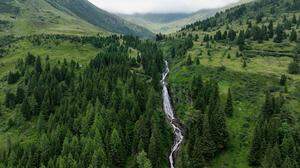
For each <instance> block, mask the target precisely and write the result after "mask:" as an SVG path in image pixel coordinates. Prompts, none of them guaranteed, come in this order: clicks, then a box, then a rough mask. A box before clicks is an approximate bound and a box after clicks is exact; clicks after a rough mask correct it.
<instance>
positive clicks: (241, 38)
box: [237, 31, 245, 51]
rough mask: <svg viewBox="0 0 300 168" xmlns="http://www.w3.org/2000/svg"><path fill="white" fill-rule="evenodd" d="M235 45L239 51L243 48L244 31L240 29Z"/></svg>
mask: <svg viewBox="0 0 300 168" xmlns="http://www.w3.org/2000/svg"><path fill="white" fill-rule="evenodd" d="M237 45H238V46H239V49H240V51H243V50H244V49H245V33H244V31H240V33H239V36H238V39H237Z"/></svg>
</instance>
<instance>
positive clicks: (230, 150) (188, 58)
mask: <svg viewBox="0 0 300 168" xmlns="http://www.w3.org/2000/svg"><path fill="white" fill-rule="evenodd" d="M293 18H296V21H295V19H293ZM299 18H300V9H299V3H298V1H289V0H281V1H276V2H273V1H267V0H263V1H257V2H253V3H250V4H246V5H242V6H238V7H234V8H232V9H229V10H226V11H225V12H221V13H219V14H217V15H216V16H214V17H211V18H209V19H207V20H204V21H199V22H196V23H194V24H191V25H189V26H186V28H184V29H182V30H181V31H180V32H179V33H176V34H174V35H171V36H169V37H166V39H165V40H163V41H162V43H161V44H162V46H163V47H164V48H165V52H166V53H167V55H169V59H170V61H171V65H172V66H171V72H170V79H169V80H170V85H171V87H170V88H171V92H172V93H173V101H174V105H175V110H176V113H177V115H178V116H179V117H180V118H181V119H182V121H184V123H185V124H186V125H187V131H188V132H190V131H192V130H189V129H190V127H189V123H190V122H191V120H193V119H194V117H195V115H196V114H197V113H199V109H198V108H197V107H196V106H195V104H196V103H197V100H193V98H192V97H191V93H190V90H191V85H192V82H193V81H194V80H193V79H194V77H195V76H199V75H200V76H202V79H203V81H205V82H208V81H210V80H213V81H217V82H218V86H219V91H220V99H221V104H222V107H221V109H222V110H224V111H225V106H226V103H227V97H228V89H229V88H230V90H231V94H232V99H233V108H234V112H233V116H232V117H227V118H226V123H227V124H226V125H227V129H228V132H229V142H228V144H227V145H228V146H227V148H226V149H225V150H223V151H222V152H221V153H217V154H216V155H214V157H211V158H213V159H211V158H210V159H211V160H210V159H207V160H208V162H206V164H205V162H204V164H205V165H207V166H209V167H242V168H244V167H245V168H247V167H251V166H253V167H259V166H266V167H268V165H267V164H270V163H268V161H267V160H266V159H267V158H270V157H272V156H270V155H271V154H270V152H269V151H270V150H275V148H277V147H276V144H278V146H280V148H279V150H280V152H281V154H280V152H279V155H280V157H282V158H281V159H282V160H283V162H284V161H285V162H288V161H286V160H289V159H290V157H291V158H292V156H289V155H288V157H289V158H288V159H286V158H284V157H287V155H286V154H284V152H283V147H282V146H283V145H282V144H281V143H282V141H283V137H284V136H287V135H286V134H285V133H280V134H281V135H278V137H277V139H276V143H274V141H271V140H268V139H269V138H270V137H269V136H270V134H268V135H264V134H263V133H262V134H263V135H264V136H266V137H265V139H263V141H265V142H263V143H264V144H262V147H260V148H255V147H256V146H255V145H257V144H259V143H258V142H257V141H259V140H257V137H258V136H259V135H258V132H259V131H258V130H264V131H266V133H269V132H270V130H268V129H267V128H262V127H266V126H263V125H264V124H261V122H263V121H261V120H263V119H262V115H263V114H262V113H263V112H262V109H263V107H264V106H265V102H266V99H267V98H266V96H265V95H266V93H271V95H273V96H274V97H281V98H283V99H284V100H285V101H284V107H282V109H285V112H286V113H287V114H282V112H280V114H273V119H272V120H275V119H274V118H276V116H278V115H281V117H279V118H280V121H279V122H280V123H279V125H278V127H276V128H274V129H278V130H277V131H279V130H280V129H283V127H285V126H286V127H287V128H286V129H288V130H295V131H291V135H289V136H291V137H293V138H294V140H295V141H297V138H298V133H297V130H298V128H299V119H300V111H299V109H300V108H299V107H300V95H299V91H300V90H299V89H300V88H299V84H300V75H299V74H294V73H293V74H291V73H290V66H291V64H292V62H297V61H296V60H297V58H298V57H299V52H298V54H297V53H296V51H295V49H296V48H297V47H296V46H297V45H298V48H299V32H300V29H299V20H300V19H299ZM271 20H272V22H273V26H274V35H273V36H272V37H271V36H269V37H265V38H264V35H265V34H271V33H270V32H271V31H270V30H268V33H261V34H259V35H257V34H256V33H260V32H261V31H263V29H264V26H268V25H270V21H271ZM281 25H283V26H281ZM269 27H270V26H269ZM281 28H282V29H281ZM232 30H233V31H232ZM220 32H221V33H220ZM229 32H230V33H229ZM233 32H235V33H236V35H233V36H234V37H233V38H232V39H229V38H230V36H231V35H232V34H234V33H233ZM241 32H243V33H245V34H243V33H242V34H241ZM247 32H248V34H247ZM292 32H296V34H298V36H296V39H295V38H293V37H295V36H294V35H292V34H294V33H292ZM226 33H228V34H226ZM224 34H226V35H224ZM229 34H231V35H229ZM243 35H245V36H243ZM281 35H282V36H281ZM244 38H245V39H244ZM184 39H189V40H191V41H193V46H192V47H184V46H187V45H186V43H184V41H185V40H184ZM243 39H244V40H243ZM188 46H189V45H188ZM184 49H188V50H187V51H186V52H184ZM294 60H295V61H294ZM299 72H300V71H299V62H298V73H299ZM285 77H286V79H287V82H286V84H282V83H281V82H280V81H282V80H283V78H285ZM273 99H276V98H273ZM274 101H275V100H274ZM282 109H281V110H282ZM201 112H202V113H203V111H201V110H200V113H201ZM195 113H196V114H195ZM204 113H205V112H204ZM282 115H288V116H289V117H290V119H291V120H293V122H292V123H289V122H287V120H286V118H285V117H284V116H282ZM271 118H272V117H271ZM270 120H271V119H270ZM264 122H265V125H266V123H267V125H268V124H270V123H272V122H271V121H269V122H270V123H268V121H264ZM287 123H288V124H287ZM270 127H271V126H270ZM276 136H277V134H276ZM280 136H281V137H280ZM189 138H190V137H189V135H187V138H186V142H185V145H184V147H183V149H182V151H181V154H180V157H179V158H178V166H179V167H184V166H182V165H184V164H182V163H183V162H184V161H186V160H188V158H187V157H188V156H186V151H188V152H187V153H188V155H189V157H195V156H194V155H193V154H191V153H192V152H191V151H189V146H190V144H189V143H188V142H190V141H189ZM261 141H262V140H261ZM265 144H268V145H269V146H271V147H269V148H270V149H268V150H267V151H265V150H264V149H265V148H268V147H266V145H265ZM206 147H207V146H206ZM262 148H263V149H262ZM272 148H273V149H272ZM254 149H255V150H254ZM205 150H206V151H205V152H207V150H209V147H207V148H206V149H205ZM276 150H277V149H276ZM295 151H297V152H299V149H295ZM255 152H257V153H259V152H261V153H260V154H255ZM198 156H201V155H198ZM253 156H255V157H257V158H255V159H253ZM207 160H206V161H207ZM297 161H298V160H297V157H294V158H293V162H297ZM283 162H281V163H276V165H273V166H274V167H280V166H283V165H286V164H287V163H283ZM291 164H294V163H291Z"/></svg>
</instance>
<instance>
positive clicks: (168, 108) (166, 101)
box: [161, 61, 183, 168]
mask: <svg viewBox="0 0 300 168" xmlns="http://www.w3.org/2000/svg"><path fill="white" fill-rule="evenodd" d="M169 72H170V70H169V66H168V62H167V61H165V71H164V73H163V74H162V80H161V83H162V86H163V106H164V111H165V113H166V115H167V117H168V119H169V121H170V124H171V125H172V127H173V130H174V145H173V147H172V149H171V153H170V156H169V161H170V167H171V168H174V154H175V153H176V152H177V151H178V150H179V148H180V145H181V143H182V141H183V134H182V130H181V129H180V128H179V127H177V126H176V125H175V120H176V118H175V115H174V111H173V108H172V105H171V101H170V95H169V92H168V88H167V85H168V84H167V82H166V78H167V76H168V74H169Z"/></svg>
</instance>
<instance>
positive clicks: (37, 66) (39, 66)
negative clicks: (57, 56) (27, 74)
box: [34, 56, 43, 74]
mask: <svg viewBox="0 0 300 168" xmlns="http://www.w3.org/2000/svg"><path fill="white" fill-rule="evenodd" d="M34 70H35V73H37V74H41V73H42V70H43V69H42V63H41V58H40V57H39V56H38V57H37V58H36V60H35V65H34Z"/></svg>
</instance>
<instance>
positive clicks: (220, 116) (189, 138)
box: [176, 75, 233, 168]
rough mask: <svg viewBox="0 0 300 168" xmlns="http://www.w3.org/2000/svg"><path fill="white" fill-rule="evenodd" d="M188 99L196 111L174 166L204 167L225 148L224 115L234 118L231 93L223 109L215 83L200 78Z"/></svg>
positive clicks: (226, 134)
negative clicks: (190, 99)
mask: <svg viewBox="0 0 300 168" xmlns="http://www.w3.org/2000/svg"><path fill="white" fill-rule="evenodd" d="M189 95H190V97H191V98H192V101H193V106H194V109H195V110H196V111H194V112H193V113H192V116H191V117H190V118H189V121H188V123H187V133H186V142H185V144H184V147H183V149H182V150H181V152H180V155H179V158H178V161H177V164H176V166H177V167H180V168H181V167H182V168H185V167H191V168H199V167H206V166H209V162H210V161H211V160H212V159H214V157H215V156H216V155H217V154H218V153H220V152H222V151H224V150H225V149H226V148H227V144H228V141H229V135H228V130H227V127H226V115H227V116H228V117H230V116H232V114H233V105H232V97H231V92H230V90H229V92H228V100H227V103H226V106H225V107H226V108H225V109H223V106H222V104H221V101H220V95H219V88H218V84H217V82H215V81H213V80H210V81H208V82H203V80H202V78H201V76H200V75H197V76H195V77H194V78H193V81H192V84H191V87H190V93H189Z"/></svg>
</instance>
